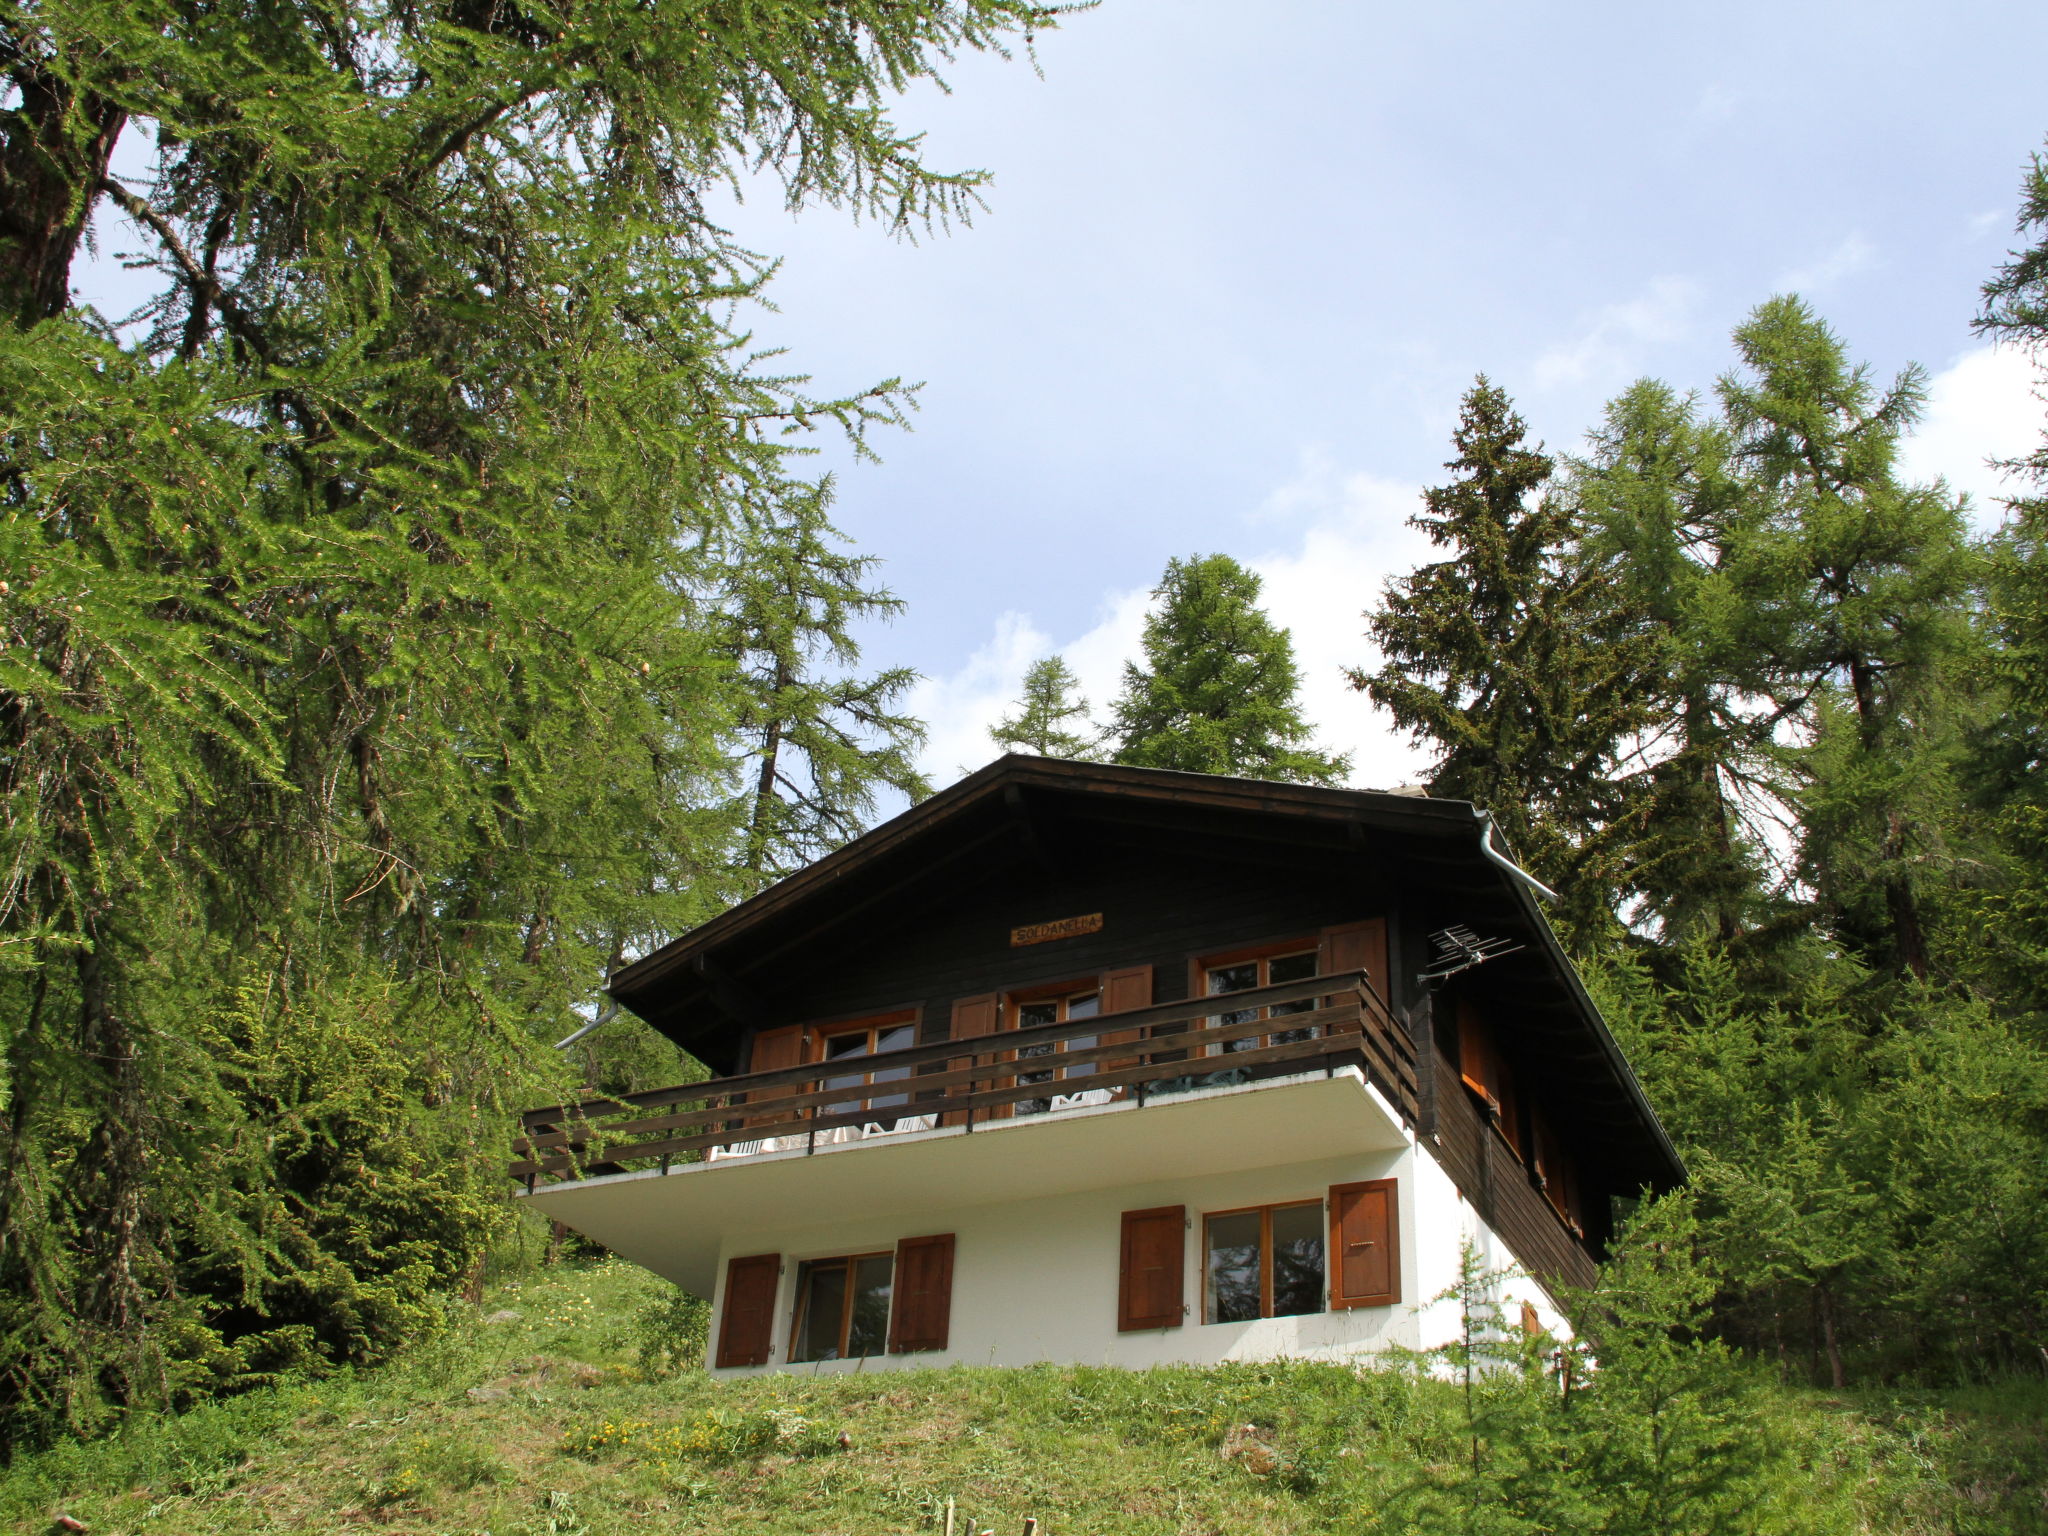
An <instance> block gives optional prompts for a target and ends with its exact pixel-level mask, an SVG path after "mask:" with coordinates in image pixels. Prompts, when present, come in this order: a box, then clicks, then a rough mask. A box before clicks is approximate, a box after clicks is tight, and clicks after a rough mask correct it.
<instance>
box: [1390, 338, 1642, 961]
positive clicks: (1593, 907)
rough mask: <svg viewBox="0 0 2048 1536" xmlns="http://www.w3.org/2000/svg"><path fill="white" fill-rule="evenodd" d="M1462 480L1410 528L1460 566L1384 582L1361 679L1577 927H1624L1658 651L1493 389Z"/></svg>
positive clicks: (1471, 407) (1487, 388)
mask: <svg viewBox="0 0 2048 1536" xmlns="http://www.w3.org/2000/svg"><path fill="white" fill-rule="evenodd" d="M1451 441H1452V446H1453V448H1454V449H1455V451H1456V456H1455V457H1454V458H1452V459H1451V460H1450V461H1449V462H1448V464H1447V465H1446V466H1445V467H1446V468H1448V469H1450V470H1451V471H1452V478H1451V480H1449V481H1448V482H1447V483H1445V484H1443V485H1440V486H1437V487H1434V488H1433V489H1430V490H1427V491H1425V492H1424V493H1423V507H1422V511H1421V512H1419V513H1418V514H1416V516H1415V517H1413V518H1412V519H1410V522H1411V524H1412V525H1413V526H1414V527H1417V528H1420V529H1422V530H1423V531H1424V532H1425V533H1427V534H1428V535H1429V538H1430V542H1431V543H1432V544H1434V545H1435V546H1437V547H1438V548H1439V549H1442V550H1445V551H1446V552H1447V555H1446V558H1444V559H1442V560H1439V561H1436V562H1434V563H1432V564H1430V565H1425V566H1423V567H1421V568H1420V569H1418V570H1416V571H1413V572H1411V573H1409V574H1408V575H1406V576H1402V577H1397V578H1395V579H1393V580H1391V581H1389V582H1388V583H1387V586H1386V589H1385V592H1384V593H1383V595H1382V598H1381V601H1380V605H1379V607H1378V608H1376V609H1374V610H1372V611H1371V612H1370V613H1368V614H1367V616H1366V617H1367V621H1368V634H1369V636H1370V638H1371V640H1372V642H1373V644H1374V645H1375V647H1376V648H1377V649H1378V651H1379V658H1380V664H1379V666H1378V667H1377V668H1376V669H1373V670H1370V671H1368V670H1366V669H1363V668H1359V669H1355V670H1353V671H1352V672H1351V674H1350V676H1351V682H1352V685H1353V686H1354V687H1356V688H1359V689H1362V690H1364V691H1365V692H1366V693H1367V694H1368V695H1369V696H1370V697H1371V698H1372V700H1373V702H1374V703H1376V704H1379V705H1380V706H1382V707H1383V708H1385V709H1386V710H1388V711H1389V712H1390V713H1391V714H1392V715H1393V717H1394V719H1395V721H1396V723H1397V724H1399V725H1400V726H1402V727H1404V728H1405V729H1407V730H1408V731H1410V732H1411V733H1413V734H1414V736H1415V737H1416V738H1417V739H1418V740H1419V741H1421V742H1422V743H1424V744H1425V745H1426V746H1428V747H1429V748H1430V749H1431V750H1432V751H1433V752H1434V753H1435V756H1436V761H1435V764H1434V766H1433V768H1432V771H1431V773H1430V777H1429V789H1430V792H1431V793H1432V794H1436V795H1443V796H1447V797H1450V798H1454V799H1460V800H1470V801H1473V802H1474V803H1475V804H1477V805H1479V806H1480V807H1481V808H1483V809H1484V810H1486V811H1487V812H1488V813H1489V814H1490V815H1491V816H1492V817H1493V819H1494V822H1495V824H1496V825H1497V826H1498V827H1499V828H1500V829H1501V832H1502V833H1503V835H1504V836H1505V837H1506V839H1507V841H1508V844H1509V846H1510V847H1511V848H1512V849H1513V850H1514V851H1515V853H1516V854H1517V855H1518V856H1519V857H1521V858H1522V859H1523V860H1524V861H1525V862H1526V863H1527V864H1528V865H1529V866H1530V868H1531V869H1532V870H1534V872H1535V873H1536V874H1537V875H1538V876H1540V877H1541V878H1542V879H1544V880H1545V881H1546V882H1548V883H1549V884H1551V885H1554V886H1558V887H1559V888H1560V890H1561V894H1563V895H1564V896H1565V898H1566V905H1565V909H1564V916H1565V917H1566V918H1567V920H1568V921H1569V922H1571V923H1572V924H1573V925H1574V927H1584V928H1588V929H1590V928H1593V927H1597V926H1599V925H1600V924H1601V923H1602V922H1604V921H1610V920H1611V918H1609V917H1608V914H1609V912H1610V910H1611V905H1612V899H1613V896H1614V893H1615V890H1616V888H1617V887H1618V885H1619V884H1620V880H1621V877H1620V875H1619V872H1618V871H1617V870H1616V869H1615V867H1614V865H1613V857H1612V855H1613V851H1614V846H1615V841H1616V839H1615V836H1614V835H1613V829H1615V828H1616V827H1617V826H1618V825H1619V824H1620V823H1621V822H1622V821H1623V819H1624V818H1625V817H1626V816H1627V815H1628V814H1629V813H1630V811H1631V809H1632V803H1631V798H1630V797H1631V796H1632V794H1633V793H1634V791H1635V789H1636V782H1635V780H1636V776H1635V774H1634V772H1633V771H1632V767H1631V764H1630V752H1631V748H1632V746H1633V744H1634V740H1635V737H1636V735H1637V733H1638V732H1639V731H1640V730H1641V729H1642V727H1643V726H1644V725H1645V723H1646V722H1647V720H1648V719H1649V718H1650V714H1651V705H1650V701H1649V700H1648V699H1646V698H1645V697H1644V696H1643V692H1642V690H1641V688H1640V686H1639V683H1640V680H1641V679H1642V677H1643V676H1644V675H1645V671H1646V652H1647V649H1648V647H1649V645H1650V641H1649V640H1648V638H1647V636H1646V634H1645V625H1644V623H1643V621H1642V616H1641V615H1640V614H1639V613H1638V612H1636V611H1634V610H1632V609H1630V608H1629V607H1628V606H1627V605H1626V604H1625V603H1624V602H1623V601H1622V592H1621V589H1620V588H1619V587H1618V586H1617V584H1616V582H1615V581H1614V580H1613V579H1612V573H1611V572H1610V571H1608V570H1607V569H1605V568H1604V567H1603V566H1602V565H1601V564H1600V563H1599V562H1597V561H1591V560H1587V559H1584V558H1582V557H1581V550H1580V544H1579V538H1578V534H1579V526H1578V521H1577V517H1576V514H1575V512H1574V510H1573V507H1572V505H1571V503H1570V501H1569V500H1568V499H1567V498H1565V497H1562V496H1558V495H1554V494H1551V493H1550V489H1549V487H1550V482H1551V476H1552V471H1553V469H1554V468H1555V465H1554V461H1553V460H1552V459H1551V457H1550V456H1549V455H1548V454H1546V453H1545V452H1543V450H1542V449H1541V448H1540V447H1537V446H1532V445H1531V444H1529V443H1528V441H1527V428H1526V427H1525V425H1524V423H1523V421H1522V418H1521V417H1520V416H1519V415H1517V414H1516V412H1515V410H1514V406H1513V402H1512V401H1510V400H1509V398H1508V396H1507V393H1506V392H1505V391H1504V390H1502V389H1500V388H1499V387H1498V386H1497V385H1494V384H1492V383H1491V382H1489V381H1488V380H1487V379H1486V378H1485V377H1484V376H1481V377H1480V378H1479V379H1478V380H1477V381H1476V382H1475V383H1474V385H1473V387H1472V388H1471V389H1470V390H1469V391H1467V392H1466V394H1465V397H1464V400H1463V403H1462V406H1461V408H1460V413H1459V419H1458V425H1457V428H1456V430H1455V431H1454V432H1453V434H1452V439H1451Z"/></svg>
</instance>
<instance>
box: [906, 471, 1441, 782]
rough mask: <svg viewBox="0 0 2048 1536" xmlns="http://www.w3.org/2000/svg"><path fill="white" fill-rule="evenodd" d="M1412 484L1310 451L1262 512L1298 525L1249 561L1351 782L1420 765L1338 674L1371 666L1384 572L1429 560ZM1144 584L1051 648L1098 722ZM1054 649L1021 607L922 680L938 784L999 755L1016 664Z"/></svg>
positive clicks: (1140, 617)
mask: <svg viewBox="0 0 2048 1536" xmlns="http://www.w3.org/2000/svg"><path fill="white" fill-rule="evenodd" d="M1419 495H1420V492H1419V490H1418V488H1417V487H1415V486H1411V485H1403V484H1399V483H1396V482H1394V481H1391V480H1385V479H1381V478H1379V477H1377V476H1374V475H1368V474H1344V473H1342V472H1340V471H1338V470H1336V469H1335V468H1334V467H1333V466H1332V465H1330V464H1329V463H1328V462H1327V461H1326V460H1325V459H1324V458H1322V457H1321V456H1317V455H1310V456H1308V457H1307V458H1306V459H1305V460H1304V465H1303V469H1302V471H1301V473H1300V474H1298V475H1297V476H1296V477H1295V479H1293V480H1291V481H1289V482H1288V483H1287V484H1285V485H1283V486H1281V487H1279V488H1278V489H1276V490H1275V491H1274V492H1273V493H1272V495H1271V496H1269V497H1268V498H1267V500H1266V503H1265V505H1264V507H1263V508H1262V512H1261V518H1262V520H1263V519H1264V518H1267V517H1275V516H1277V517H1281V518H1285V519H1286V520H1288V521H1293V522H1297V523H1298V524H1299V531H1298V534H1297V535H1296V537H1295V538H1293V539H1292V540H1290V541H1289V542H1288V543H1287V544H1286V545H1285V546H1284V547H1282V548H1278V549H1274V550H1271V551H1269V552H1268V553H1266V554H1264V555H1261V556H1258V557H1256V558H1253V559H1248V560H1247V561H1246V562H1245V563H1246V564H1247V565H1249V566H1250V567H1251V568H1252V569H1253V570H1255V571H1257V572H1258V573H1259V575H1260V576H1261V577H1263V578H1264V580H1265V593H1264V599H1263V601H1264V604H1265V608H1266V611H1267V612H1268V613H1269V614H1271V615H1272V617H1273V619H1274V621H1275V622H1276V623H1279V624H1283V625H1285V626H1287V627H1288V628H1289V629H1290V630H1292V631H1293V633H1294V651H1295V660H1296V662H1297V663H1298V665H1299V666H1300V668H1301V676H1302V684H1301V701H1302V705H1303V707H1304V710H1305V712H1306V713H1307V715H1308V718H1309V719H1310V721H1311V722H1313V724H1314V725H1315V727H1316V731H1317V735H1318V738H1319V740H1320V742H1321V744H1322V745H1324V746H1325V747H1329V748H1334V749H1336V750H1338V751H1345V752H1349V753H1351V754H1352V776H1351V781H1352V782H1353V783H1354V784H1359V785H1369V786H1375V787H1387V786H1391V785H1394V784H1398V783H1405V782H1408V781H1411V780H1413V779H1414V778H1416V777H1417V776H1418V774H1419V773H1420V772H1421V769H1422V764H1423V760H1422V758H1421V756H1420V754H1418V753H1417V752H1416V751H1415V750H1414V749H1413V748H1412V747H1410V746H1409V745H1408V744H1407V740H1406V738H1405V737H1404V736H1402V735H1400V734H1398V733H1397V732H1396V731H1395V730H1394V727H1393V724H1392V722H1391V721H1390V720H1388V719H1387V717H1386V716H1385V715H1384V714H1382V713H1381V712H1380V711H1378V710H1376V709H1375V708H1374V707H1373V706H1372V704H1371V703H1370V701H1368V700H1367V699H1366V697H1365V695H1363V694H1361V693H1359V692H1357V691H1356V690H1354V689H1353V688H1352V687H1351V686H1350V684H1349V683H1348V682H1346V681H1345V678H1344V673H1343V669H1344V668H1346V667H1356V666H1363V665H1367V664H1369V663H1370V662H1371V660H1372V653H1371V649H1370V647H1369V646H1368V645H1367V643H1366V640H1365V636H1364V631H1365V620H1364V618H1363V613H1364V611H1365V609H1367V608H1368V607H1370V606H1371V605H1372V604H1373V603H1374V602H1375V601H1376V600H1377V598H1378V596H1379V591H1380V588H1381V586H1382V585H1383V584H1384V582H1385V581H1386V578H1387V577H1389V576H1392V575H1397V574H1400V573H1402V572H1405V571H1406V570H1408V569H1409V568H1410V567H1411V566H1413V565H1414V564H1416V563H1417V562H1418V561H1420V560H1423V559H1426V558H1427V541H1426V540H1425V539H1424V538H1423V536H1422V535H1421V534H1419V533H1417V532H1415V531H1414V530H1413V529H1410V528H1409V527H1407V526H1406V520H1407V518H1408V515H1409V514H1410V513H1411V512H1412V511H1413V510H1414V509H1415V506H1416V502H1417V498H1418V496H1419ZM1150 605H1151V592H1150V590H1149V589H1147V588H1143V587H1138V588H1132V589H1130V590H1126V591H1111V592H1107V593H1105V594H1104V596H1103V599H1102V602H1101V604H1100V606H1099V607H1098V609H1097V612H1098V615H1099V617H1098V619H1097V621H1096V623H1095V625H1094V626H1093V627H1092V628H1090V629H1089V630H1087V631H1086V632H1085V633H1083V634H1081V635H1078V636H1076V637H1075V638H1074V639H1073V640H1071V641H1069V642H1068V643H1067V644H1065V645H1062V646H1058V647H1057V649H1058V651H1059V653H1060V654H1061V655H1063V656H1064V657H1066V659H1067V662H1068V664H1069V665H1070V666H1071V667H1073V669H1074V671H1075V673H1076V675H1077V676H1078V677H1079V678H1080V680H1081V690H1082V692H1083V693H1084V694H1085V695H1086V696H1087V698H1088V701H1089V703H1090V704H1091V705H1093V706H1094V709H1095V714H1096V718H1097V719H1098V720H1100V719H1102V718H1104V717H1106V716H1107V714H1108V712H1109V705H1110V702H1111V701H1112V700H1113V699H1114V698H1115V696H1116V694H1117V692H1118V691H1119V689H1120V688H1121V686H1122V678H1123V668H1124V663H1125V662H1127V661H1131V660H1134V659H1136V657H1137V655H1138V647H1139V641H1140V637H1141V636H1142V634H1143V631H1144V624H1145V615H1146V612H1147V610H1148V609H1149V607H1150ZM1054 649H1055V646H1054V643H1053V641H1052V639H1051V638H1050V637H1049V636H1047V635H1046V634H1044V633H1043V632H1042V631H1040V630H1039V629H1038V628H1037V626H1036V625H1035V624H1034V623H1033V622H1032V620H1031V618H1030V617H1029V615H1026V614H1021V613H1006V614H1004V615H1003V616H1002V617H1001V618H1000V619H998V620H997V621H996V624H995V628H994V631H993V633H992V634H991V635H990V638H989V640H988V642H987V644H985V645H983V646H982V647H981V648H980V649H979V650H977V651H976V652H975V653H974V654H973V655H972V656H970V657H969V658H968V659H967V661H966V662H965V663H963V664H962V665H961V666H960V668H959V669H958V670H957V671H955V672H952V673H949V674H946V675H944V676H940V677H934V678H927V679H926V680H925V681H924V682H922V683H920V684H919V685H918V688H917V691H916V693H915V694H914V695H913V698H912V701H911V709H912V712H913V713H915V714H917V715H919V716H921V717H922V718H923V719H924V720H925V721H926V722H927V723H928V725H929V727H930V731H931V736H930V743H929V746H928V748H927V750H926V752H925V757H924V768H925V771H926V772H927V773H928V774H929V775H930V776H931V778H932V779H933V780H934V781H935V782H937V783H940V784H945V783H949V782H951V781H952V780H953V779H954V778H955V777H957V776H958V775H959V774H960V773H962V772H965V771H967V770H970V769H972V768H975V767H978V766H979V765H981V764H983V763H986V762H988V761H989V760H990V759H992V758H993V757H995V755H996V748H995V746H994V744H993V743H992V742H990V740H989V738H988V728H989V727H990V726H991V725H993V724H994V723H995V722H996V721H997V720H998V719H1000V718H1001V717H1002V715H1003V714H1005V713H1006V712H1007V711H1008V710H1009V708H1010V707H1011V705H1012V704H1013V703H1014V701H1015V700H1016V697H1017V694H1018V691H1019V689H1020V688H1021V686H1022V683H1023V677H1024V669H1025V668H1026V667H1028V666H1029V665H1030V664H1031V663H1032V662H1033V661H1035V660H1037V659H1038V658H1039V657H1041V656H1044V655H1048V654H1050V653H1051V652H1052V651H1053V650H1054Z"/></svg>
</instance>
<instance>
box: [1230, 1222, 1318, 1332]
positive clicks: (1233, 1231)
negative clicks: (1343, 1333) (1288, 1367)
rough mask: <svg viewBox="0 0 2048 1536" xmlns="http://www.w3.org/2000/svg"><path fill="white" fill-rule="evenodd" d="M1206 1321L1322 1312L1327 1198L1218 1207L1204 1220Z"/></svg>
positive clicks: (1234, 1320) (1241, 1319)
mask: <svg viewBox="0 0 2048 1536" xmlns="http://www.w3.org/2000/svg"><path fill="white" fill-rule="evenodd" d="M1203 1239H1204V1240H1203V1251H1204V1254H1205V1261H1204V1264H1203V1271H1202V1273H1203V1282H1202V1283H1203V1298H1202V1317H1203V1321H1205V1322H1210V1323H1245V1322H1250V1321H1251V1320H1252V1319H1254V1318H1260V1317H1300V1316H1303V1315H1304V1314H1306V1313H1310V1312H1320V1311H1322V1310H1323V1294H1324V1292H1323V1246H1324V1235H1323V1202H1322V1201H1320V1200H1309V1201H1305V1202H1303V1203H1301V1204H1299V1205H1262V1206H1257V1207H1255V1208H1253V1209H1252V1210H1248V1211H1220V1212H1217V1213H1216V1214H1214V1215H1211V1216H1208V1217H1205V1218H1204V1220H1203Z"/></svg>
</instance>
